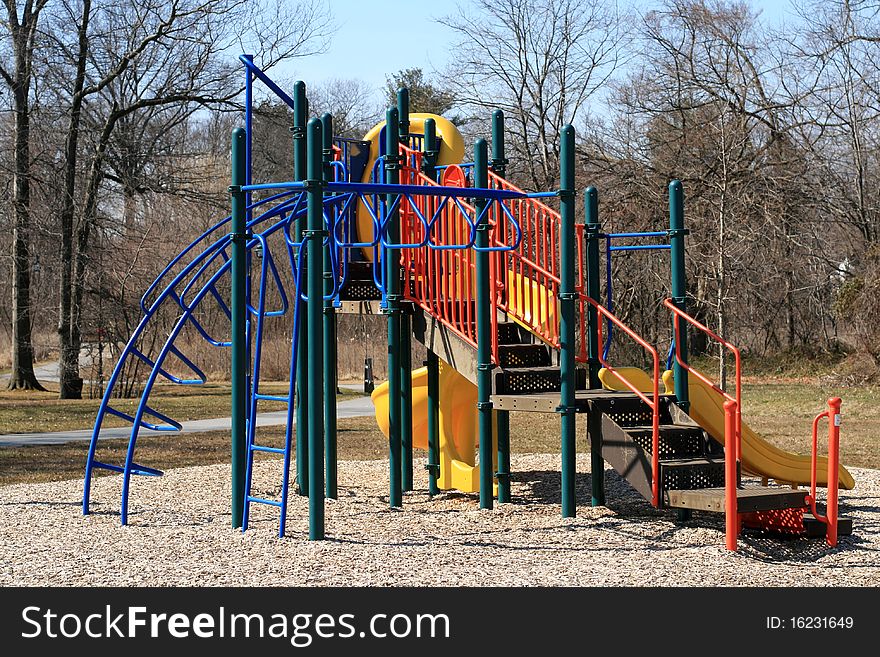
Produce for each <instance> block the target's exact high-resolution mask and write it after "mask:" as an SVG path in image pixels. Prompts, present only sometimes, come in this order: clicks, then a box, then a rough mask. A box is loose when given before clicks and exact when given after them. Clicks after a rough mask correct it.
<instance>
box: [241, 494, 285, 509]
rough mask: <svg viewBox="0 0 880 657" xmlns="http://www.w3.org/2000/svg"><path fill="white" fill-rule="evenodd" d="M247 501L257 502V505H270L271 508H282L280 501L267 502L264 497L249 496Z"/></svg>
mask: <svg viewBox="0 0 880 657" xmlns="http://www.w3.org/2000/svg"><path fill="white" fill-rule="evenodd" d="M245 499H246V500H247V501H248V502H256V503H257V504H268V505H269V506H277V507H281V502H279V501H278V500H267V499H265V498H263V497H254V496H252V495H248V496H247V497H246V498H245Z"/></svg>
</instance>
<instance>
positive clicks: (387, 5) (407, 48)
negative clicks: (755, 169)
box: [275, 0, 793, 95]
mask: <svg viewBox="0 0 880 657" xmlns="http://www.w3.org/2000/svg"><path fill="white" fill-rule="evenodd" d="M461 4H463V5H464V6H467V5H468V4H469V1H468V0H461ZM635 4H636V6H637V7H642V8H644V7H650V6H652V5H656V4H657V3H656V2H649V1H647V0H635ZM751 4H752V6H753V7H755V8H756V9H759V10H761V12H762V16H763V18H764V19H765V20H767V21H768V22H770V23H778V22H779V21H781V20H783V19H784V18H785V16H786V15H791V14H792V13H793V10H792V9H791V3H790V1H789V0H776V1H763V2H762V1H759V0H752V2H751ZM330 8H331V11H332V12H333V16H334V33H333V38H332V39H331V42H330V47H329V49H328V50H327V52H325V53H323V54H321V55H315V56H313V57H308V58H306V59H301V60H297V61H296V62H294V63H293V64H292V65H289V66H286V67H284V69H279V71H278V72H277V73H276V74H275V75H276V76H278V77H281V78H288V79H302V80H305V82H306V83H307V84H309V83H312V84H314V83H317V82H320V81H322V80H326V79H329V78H342V79H349V78H358V79H361V80H363V81H364V82H366V83H367V84H369V85H370V86H372V87H375V88H376V89H377V95H378V90H379V89H380V88H382V86H383V85H384V83H385V76H386V75H387V74H389V73H392V72H396V71H399V70H401V69H404V68H413V67H418V68H421V69H422V70H424V71H425V72H426V73H429V72H430V71H432V70H435V69H442V68H444V67H445V66H446V64H447V63H448V62H449V60H450V59H451V58H452V57H454V52H451V51H450V50H451V48H450V44H451V42H452V41H454V35H453V33H452V32H451V30H449V29H447V28H446V27H444V26H442V25H439V24H438V23H437V22H436V19H437V18H440V17H442V16H444V15H447V14H450V13H454V12H455V9H456V0H447V1H445V2H436V3H433V2H425V1H424V0H410V1H406V0H331V1H330ZM392 44H393V47H392Z"/></svg>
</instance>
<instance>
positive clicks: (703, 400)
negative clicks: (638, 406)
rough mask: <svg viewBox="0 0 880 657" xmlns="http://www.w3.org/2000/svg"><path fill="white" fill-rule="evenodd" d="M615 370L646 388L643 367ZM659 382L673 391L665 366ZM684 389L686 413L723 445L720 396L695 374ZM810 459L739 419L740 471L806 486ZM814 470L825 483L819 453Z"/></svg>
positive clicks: (606, 376) (607, 378) (843, 480)
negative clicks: (771, 440) (773, 442)
mask: <svg viewBox="0 0 880 657" xmlns="http://www.w3.org/2000/svg"><path fill="white" fill-rule="evenodd" d="M618 371H619V372H620V373H621V374H623V376H624V377H625V378H626V379H627V380H628V381H630V382H631V383H633V384H634V385H636V386H637V387H638V388H639V389H640V390H642V391H643V392H650V390H651V378H650V377H649V376H648V374H647V373H645V372H644V371H643V370H640V369H638V368H631V367H624V368H618ZM599 379H600V380H601V381H602V385H603V387H605V388H607V389H609V390H626V389H627V388H626V386H624V385H623V384H622V383H621V382H620V380H619V379H618V378H617V377H615V376H614V375H613V374H611V372H609V371H608V370H606V369H602V370H600V371H599ZM663 386H664V387H665V392H666V394H673V391H674V390H675V383H674V379H673V373H672V371H671V370H666V371H665V372H664V373H663ZM688 391H689V393H690V402H691V405H690V410H689V411H688V414H689V415H690V416H691V418H693V420H694V421H695V422H696V423H697V424H699V425H700V426H701V427H702V428H703V429H705V430H706V432H707V433H708V434H709V435H710V436H712V438H714V439H715V440H717V441H718V442H719V443H721V444H722V445H723V444H724V401H725V399H724V397H722V396H721V394H720V393H719V392H717V391H716V390H715V389H714V388H712V387H711V386H708V385H706V384H705V383H703V382H702V381H700V380H699V379H697V378H696V377H688ZM805 429H808V430H809V429H810V427H809V425H806V426H805ZM807 438H808V439H809V434H807ZM820 440H821V437H820ZM807 444H809V443H807ZM810 461H811V459H810V455H809V454H792V453H791V452H786V451H785V450H783V449H779V448H778V447H775V446H774V445H771V444H770V443H769V442H767V441H766V440H764V438H762V437H761V436H760V435H759V434H757V433H756V432H755V431H753V430H752V429H751V428H750V427H749V426H748V425H747V424H746V423H745V422H743V423H742V466H743V470H744V471H746V472H748V473H751V474H754V475H758V476H760V477H767V478H768V479H773V480H775V481H777V482H779V483H783V484H797V485H801V486H809V485H810ZM816 470H817V472H816V481H817V483H818V484H819V485H821V486H825V485H827V483H828V460H827V459H826V458H825V457H824V456H820V457H819V459H818V462H817V466H816ZM839 477H840V479H839V483H840V487H841V488H844V489H846V490H851V489H852V488H853V487H854V486H855V483H856V482H855V479H853V476H852V475H851V474H850V473H849V471H848V470H847V469H846V468H845V467H843V466H842V465H841V466H840V471H839Z"/></svg>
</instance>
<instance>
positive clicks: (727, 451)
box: [724, 401, 739, 551]
mask: <svg viewBox="0 0 880 657" xmlns="http://www.w3.org/2000/svg"><path fill="white" fill-rule="evenodd" d="M736 410H737V404H736V402H735V401H726V402H724V533H725V537H726V539H727V549H728V550H732V551H736V535H737V534H738V533H739V526H738V525H739V523H738V522H737V503H736V483H737V482H736V439H735V438H734V436H735V435H736Z"/></svg>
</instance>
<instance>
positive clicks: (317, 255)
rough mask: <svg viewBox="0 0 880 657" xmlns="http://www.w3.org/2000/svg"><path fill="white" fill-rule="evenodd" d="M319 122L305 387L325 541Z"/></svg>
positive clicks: (317, 511)
mask: <svg viewBox="0 0 880 657" xmlns="http://www.w3.org/2000/svg"><path fill="white" fill-rule="evenodd" d="M321 132H322V130H321V122H320V121H319V120H318V119H312V120H311V121H309V125H308V133H307V151H308V154H307V159H308V167H307V169H308V171H307V175H308V179H307V181H306V184H307V186H308V196H309V198H308V202H309V207H308V230H307V231H306V239H307V240H308V253H309V259H308V261H307V267H308V272H309V280H308V286H307V288H306V289H307V290H308V299H309V300H308V304H307V306H308V311H307V313H306V319H307V323H306V326H307V329H308V330H307V331H306V332H307V333H308V336H309V355H308V369H307V372H308V386H309V407H308V418H309V540H311V541H319V540H321V539H323V538H324V481H323V480H324V416H323V399H322V398H323V396H324V395H323V380H324V340H323V335H322V331H321V329H322V324H323V321H322V320H323V315H324V313H323V310H324V303H323V300H322V297H323V285H322V282H323V274H324V258H323V255H324V253H323V247H322V244H321V243H322V242H323V238H324V199H323V187H324V182H323V177H324V175H323V162H322V161H321V160H322V157H321V149H322V146H323V139H322V136H321Z"/></svg>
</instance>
